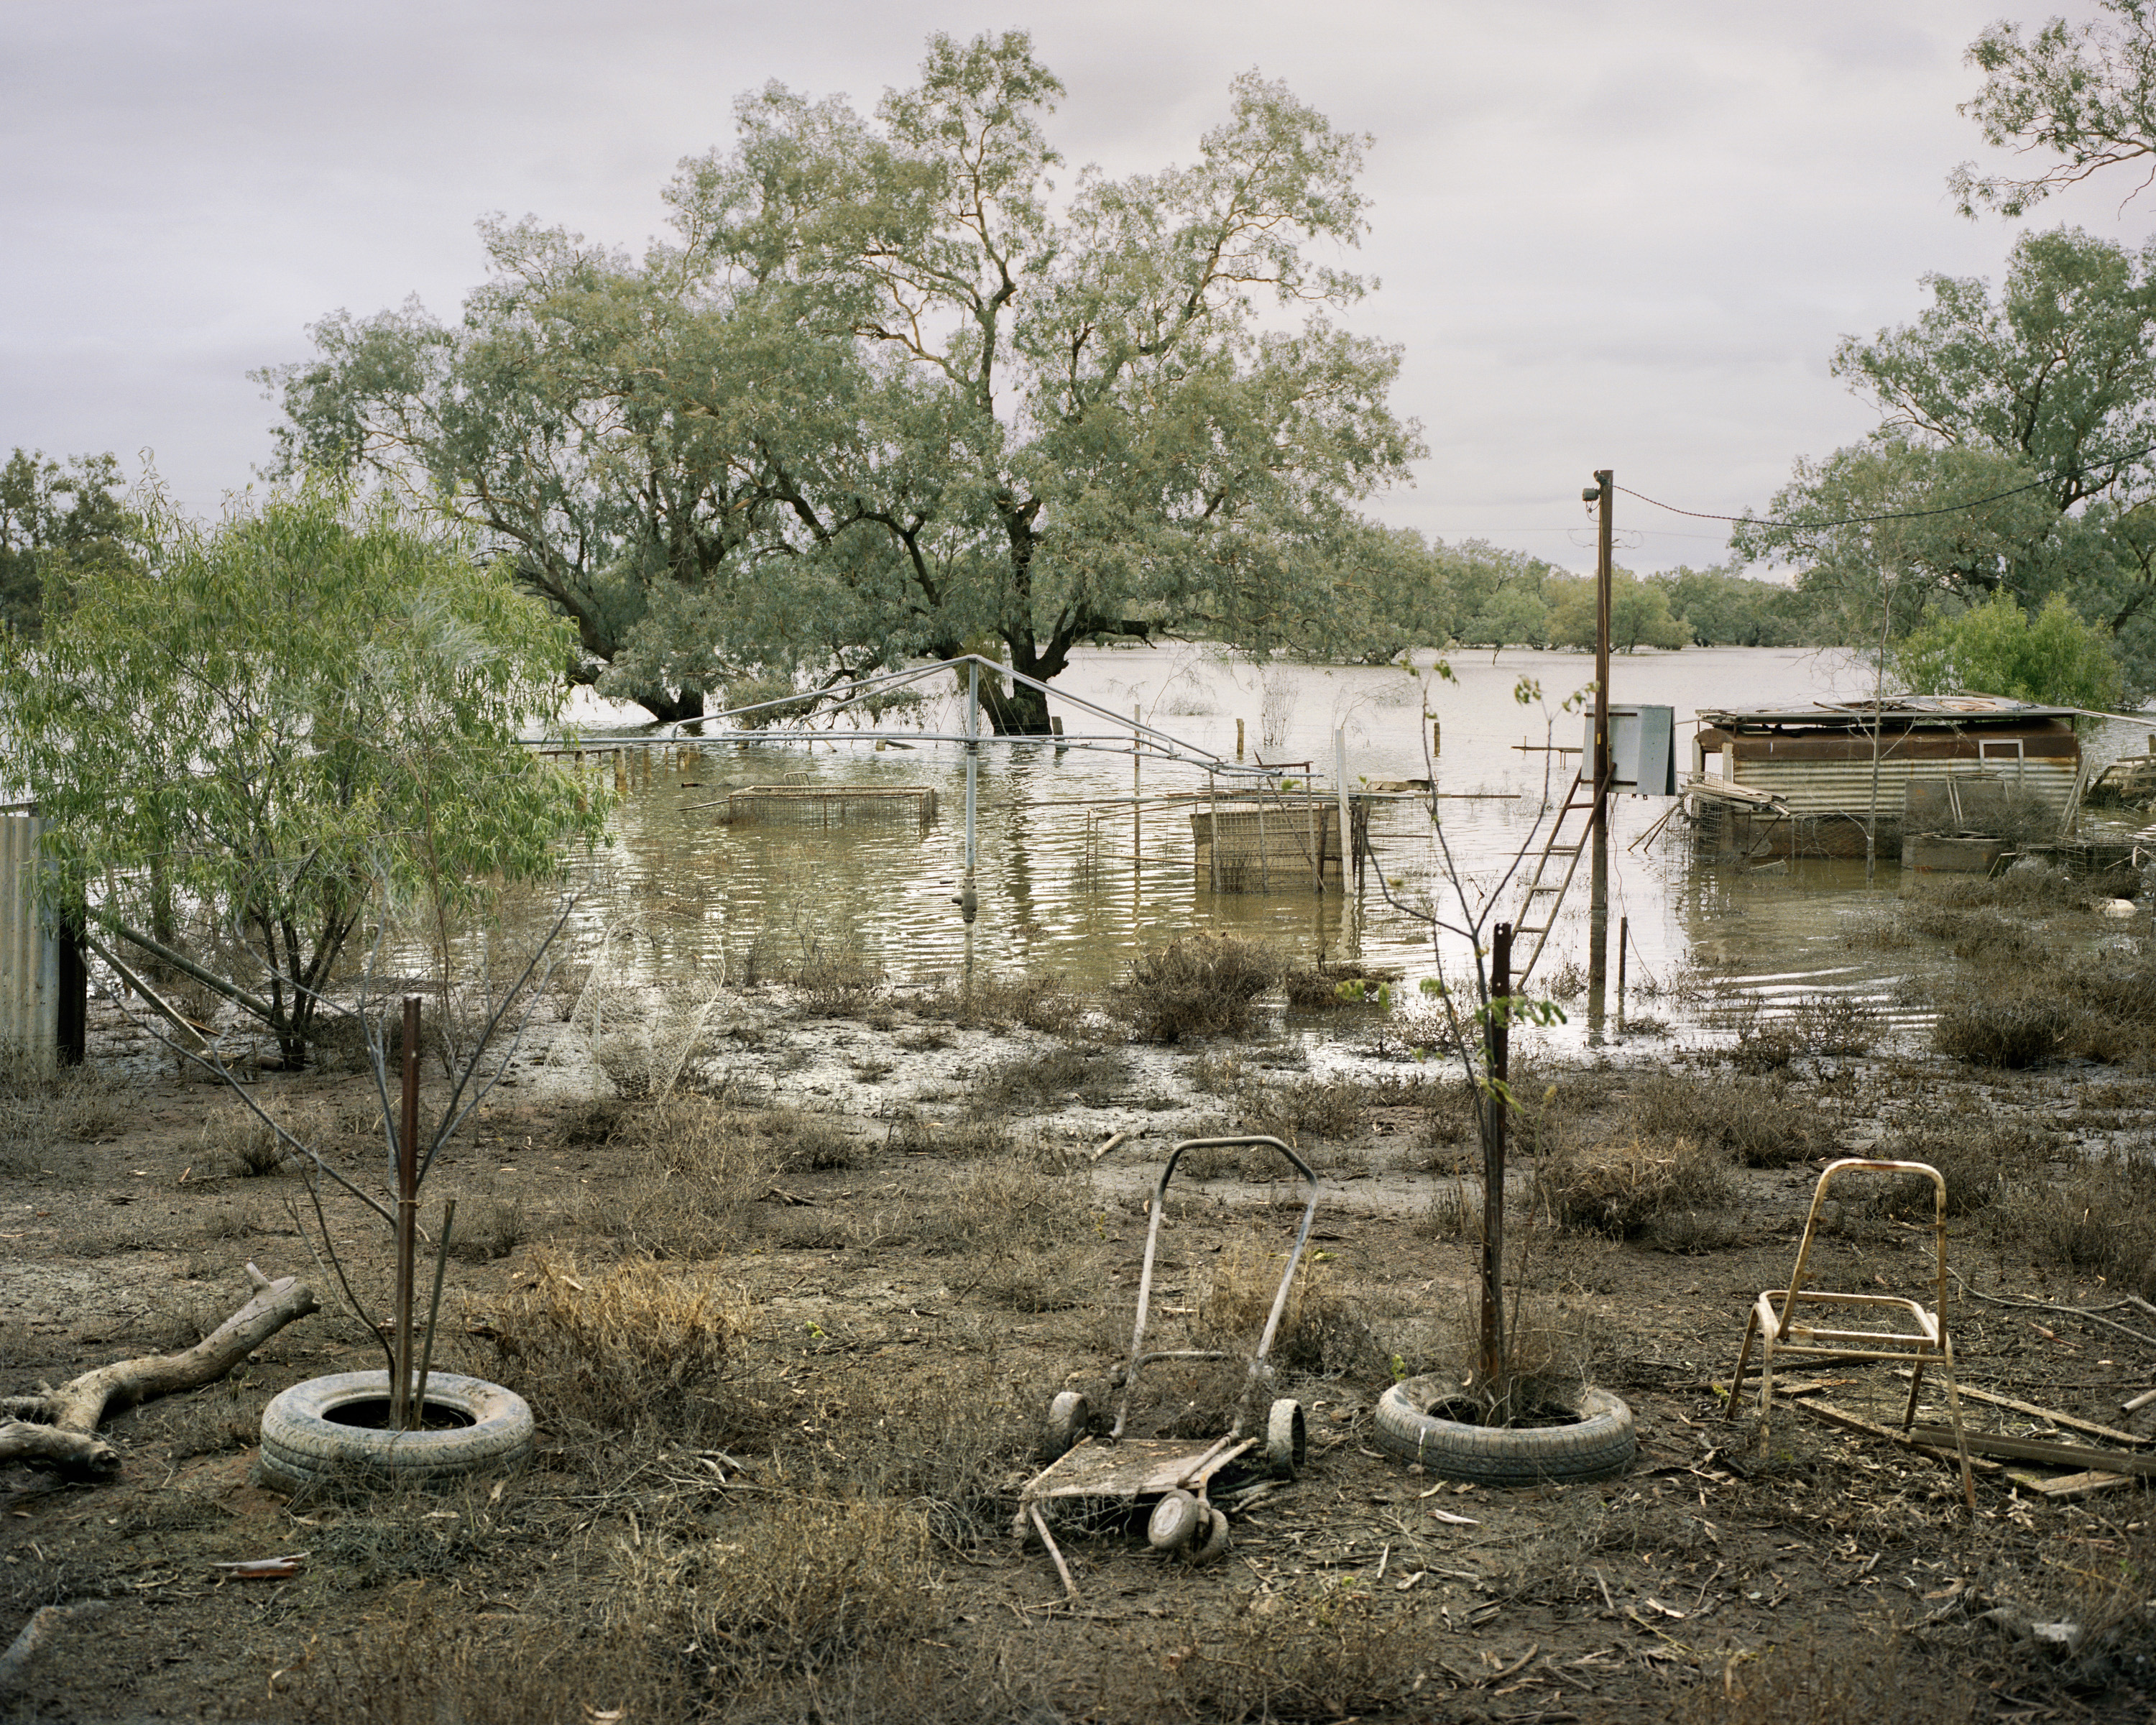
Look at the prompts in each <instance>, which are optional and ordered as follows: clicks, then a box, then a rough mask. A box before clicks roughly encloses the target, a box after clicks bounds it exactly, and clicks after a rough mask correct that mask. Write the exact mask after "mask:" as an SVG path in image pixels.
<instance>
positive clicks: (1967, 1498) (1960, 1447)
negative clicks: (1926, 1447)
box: [1939, 1336, 1976, 1515]
mask: <svg viewBox="0 0 2156 1725" xmlns="http://www.w3.org/2000/svg"><path fill="white" fill-rule="evenodd" d="M1939 1342H1940V1354H1939V1371H1940V1372H1941V1373H1942V1374H1943V1376H1944V1377H1945V1378H1946V1380H1947V1417H1948V1420H1950V1421H1951V1422H1952V1423H1953V1435H1954V1455H1955V1457H1956V1459H1957V1460H1958V1461H1960V1463H1961V1499H1962V1502H1963V1503H1964V1504H1966V1505H1967V1506H1968V1507H1969V1513H1970V1514H1971V1515H1974V1514H1975V1513H1976V1481H1974V1479H1973V1478H1971V1477H1970V1475H1969V1437H1968V1435H1967V1434H1966V1433H1964V1432H1963V1430H1962V1429H1961V1395H1960V1393H1959V1392H1958V1390H1957V1389H1955V1388H1954V1368H1953V1337H1951V1336H1942V1337H1940V1338H1939Z"/></svg>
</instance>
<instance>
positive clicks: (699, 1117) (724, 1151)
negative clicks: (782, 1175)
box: [578, 1096, 787, 1258]
mask: <svg viewBox="0 0 2156 1725" xmlns="http://www.w3.org/2000/svg"><path fill="white" fill-rule="evenodd" d="M786 1119H787V1117H786V1116H784V1115H783V1113H777V1112H774V1113H773V1114H759V1113H755V1112H752V1111H745V1110H742V1109H737V1108H730V1107H726V1106H723V1105H722V1104H720V1103H716V1102H712V1101H705V1100H703V1099H701V1098H697V1097H687V1096H681V1097H676V1098H675V1099H674V1100H673V1101H668V1102H664V1103H661V1104H659V1105H658V1106H653V1107H647V1108H640V1109H636V1110H633V1111H626V1112H624V1114H623V1115H622V1116H621V1117H620V1119H619V1123H618V1125H617V1127H616V1128H615V1135H614V1140H613V1142H614V1144H615V1145H616V1146H617V1147H618V1148H619V1156H620V1172H619V1177H618V1178H615V1179H613V1180H612V1181H610V1182H608V1183H606V1184H605V1185H604V1186H603V1187H601V1186H596V1185H595V1186H593V1188H591V1189H588V1195H587V1196H586V1197H585V1199H584V1201H583V1206H582V1209H581V1210H580V1211H579V1215H578V1219H579V1222H580V1224H581V1225H582V1226H583V1229H584V1230H586V1231H587V1232H588V1233H590V1234H593V1235H598V1236H599V1237H600V1238H603V1239H609V1240H617V1241H619V1243H620V1244H621V1245H623V1246H624V1247H626V1248H627V1249H629V1250H631V1251H634V1252H639V1253H642V1254H644V1255H649V1256H651V1257H654V1258H709V1257H715V1256H716V1255H718V1254H719V1253H721V1252H722V1251H725V1250H727V1249H728V1248H730V1247H731V1246H733V1245H737V1244H738V1243H739V1241H740V1240H741V1238H742V1234H743V1232H744V1230H745V1229H746V1227H747V1221H748V1215H749V1211H750V1209H751V1208H752V1206H753V1205H755V1204H757V1203H759V1202H761V1201H762V1199H763V1198H764V1196H765V1194H767V1193H768V1192H769V1191H770V1189H771V1183H772V1181H773V1179H774V1178H777V1176H778V1173H779V1171H780V1169H781V1168H782V1167H783V1165H784V1163H785V1160H786V1146H785V1142H783V1140H784V1136H785V1133H786V1130H787V1127H786Z"/></svg>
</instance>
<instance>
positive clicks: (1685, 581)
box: [1648, 559, 1829, 647]
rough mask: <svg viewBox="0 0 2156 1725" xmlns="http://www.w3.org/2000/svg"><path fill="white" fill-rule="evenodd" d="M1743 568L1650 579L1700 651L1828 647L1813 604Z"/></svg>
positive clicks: (1681, 569) (1681, 570)
mask: <svg viewBox="0 0 2156 1725" xmlns="http://www.w3.org/2000/svg"><path fill="white" fill-rule="evenodd" d="M1742 568H1743V564H1742V563H1741V562H1737V561H1735V560H1733V559H1732V561H1731V562H1729V563H1728V564H1727V565H1726V566H1722V567H1710V568H1705V569H1694V568H1691V567H1687V566H1686V565H1683V564H1680V565H1679V566H1678V567H1676V568H1674V569H1671V570H1670V571H1669V572H1667V573H1666V574H1661V575H1650V576H1649V577H1648V580H1649V581H1650V583H1652V584H1653V585H1655V586H1656V587H1659V588H1661V589H1662V591H1663V593H1665V594H1666V595H1667V598H1668V603H1669V608H1670V614H1671V616H1673V617H1676V618H1680V619H1682V621H1683V625H1684V629H1685V631H1686V634H1688V635H1690V637H1691V641H1692V644H1694V645H1695V646H1700V647H1815V646H1824V645H1827V644H1829V638H1828V634H1827V632H1826V630H1825V627H1824V625H1823V624H1822V623H1821V620H1820V618H1819V617H1818V616H1817V614H1816V608H1815V606H1814V605H1813V604H1812V603H1811V602H1810V601H1809V598H1807V596H1805V595H1804V594H1803V593H1799V591H1798V590H1797V589H1796V588H1793V587H1788V586H1784V585H1783V584H1782V583H1779V582H1773V581H1756V580H1753V579H1752V578H1750V577H1748V576H1746V575H1743V574H1741V573H1739V571H1740V570H1741V569H1742Z"/></svg>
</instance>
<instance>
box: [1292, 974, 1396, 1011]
mask: <svg viewBox="0 0 2156 1725" xmlns="http://www.w3.org/2000/svg"><path fill="white" fill-rule="evenodd" d="M1394 980H1395V978H1394V977H1391V976H1388V975H1386V974H1384V973H1380V972H1375V971H1372V970H1368V969H1367V968H1364V967H1363V966H1362V965H1359V964H1337V963H1330V962H1320V963H1316V964H1300V963H1288V964H1285V965H1283V966H1282V967H1281V978H1280V985H1281V993H1284V994H1286V996H1287V1004H1289V1005H1290V1006H1291V1007H1293V1008H1294V1009H1296V1011H1297V1012H1330V1011H1332V1010H1333V1009H1336V1008H1338V1007H1343V1006H1372V1005H1376V1004H1378V1003H1379V1001H1380V1000H1381V999H1383V996H1384V993H1385V992H1386V991H1389V989H1390V988H1391V986H1392V983H1393V982H1394Z"/></svg>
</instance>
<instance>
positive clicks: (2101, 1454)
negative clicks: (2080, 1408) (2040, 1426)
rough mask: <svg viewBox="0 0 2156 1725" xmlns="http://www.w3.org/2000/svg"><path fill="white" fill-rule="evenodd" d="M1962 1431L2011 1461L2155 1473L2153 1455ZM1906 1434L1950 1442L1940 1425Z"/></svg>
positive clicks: (1976, 1445)
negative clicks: (2044, 1462) (2045, 1462)
mask: <svg viewBox="0 0 2156 1725" xmlns="http://www.w3.org/2000/svg"><path fill="white" fill-rule="evenodd" d="M1806 1405H1808V1406H1816V1405H1817V1404H1809V1403H1808V1404H1806ZM1963 1435H1964V1436H1966V1437H1967V1439H1968V1440H1969V1450H1970V1453H1971V1454H1978V1453H1981V1454H1983V1455H2003V1456H2005V1458H2006V1459H2007V1460H2008V1461H2049V1462H2051V1463H2053V1464H2055V1465H2056V1466H2060V1467H2077V1468H2100V1469H2102V1471H2105V1472H2107V1473H2124V1474H2132V1475H2134V1476H2137V1477H2138V1478H2141V1479H2147V1478H2149V1477H2150V1476H2156V1455H2134V1454H2133V1453H2132V1452H2131V1451H2128V1450H2098V1449H2096V1448H2093V1447H2092V1446H2091V1445H2087V1444H2054V1443H2051V1442H2048V1441H2047V1440H2045V1439H2042V1438H2022V1437H2002V1436H2000V1435H1997V1434H1996V1433H1993V1432H1987V1431H1964V1433H1963ZM1909 1437H1910V1440H1911V1441H1912V1442H1915V1443H1917V1444H1937V1443H1940V1442H1944V1443H1947V1444H1952V1443H1953V1433H1952V1432H1951V1431H1949V1430H1947V1429H1946V1427H1944V1426H1943V1425H1919V1426H1917V1427H1916V1428H1915V1429H1914V1430H1912V1432H1911V1433H1910V1435H1909Z"/></svg>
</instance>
